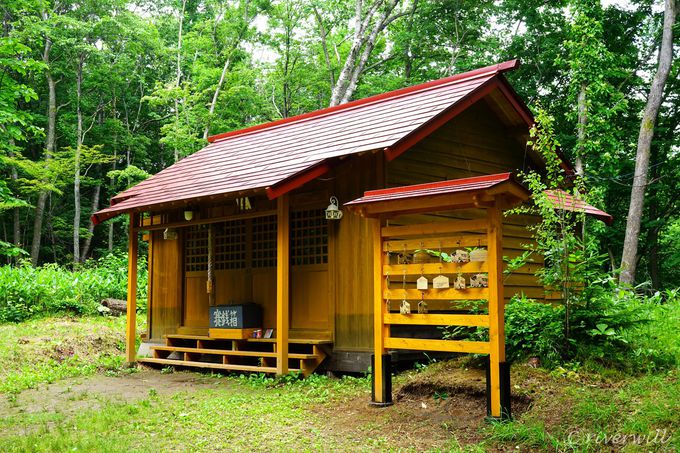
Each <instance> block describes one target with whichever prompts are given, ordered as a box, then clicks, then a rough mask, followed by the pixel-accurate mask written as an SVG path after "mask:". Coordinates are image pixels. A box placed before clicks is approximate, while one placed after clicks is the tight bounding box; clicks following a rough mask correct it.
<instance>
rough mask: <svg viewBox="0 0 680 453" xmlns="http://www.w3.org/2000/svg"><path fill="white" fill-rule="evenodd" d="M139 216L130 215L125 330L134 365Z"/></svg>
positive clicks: (127, 352)
mask: <svg viewBox="0 0 680 453" xmlns="http://www.w3.org/2000/svg"><path fill="white" fill-rule="evenodd" d="M137 219H138V216H137V214H130V226H129V231H128V283H127V321H126V328H125V361H126V362H127V364H128V365H132V364H133V363H134V362H135V360H136V355H137V342H136V339H137V250H138V248H139V238H138V235H137V230H136V229H135V225H136V223H137Z"/></svg>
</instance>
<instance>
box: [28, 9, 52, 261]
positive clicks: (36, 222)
mask: <svg viewBox="0 0 680 453" xmlns="http://www.w3.org/2000/svg"><path fill="white" fill-rule="evenodd" d="M44 20H46V17H44ZM51 50H52V39H51V38H50V37H49V36H47V37H45V49H44V51H43V62H44V63H45V64H46V65H47V70H46V71H45V77H46V79H47V93H48V94H47V133H46V135H45V165H46V166H47V165H48V164H49V161H50V160H51V159H52V157H53V156H54V148H55V144H56V133H55V132H56V123H57V83H56V82H55V80H54V78H53V77H52V73H51V72H50V67H49V65H50V51H51ZM46 202H47V191H46V190H42V191H40V193H39V194H38V200H37V201H36V203H35V218H34V219H33V241H32V243H31V264H32V265H33V266H37V265H38V258H39V257H40V239H41V237H42V224H43V217H44V214H45V203H46Z"/></svg>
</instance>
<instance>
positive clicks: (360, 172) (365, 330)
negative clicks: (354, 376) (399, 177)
mask: <svg viewBox="0 0 680 453" xmlns="http://www.w3.org/2000/svg"><path fill="white" fill-rule="evenodd" d="M381 160H382V154H380V153H379V154H374V155H365V156H361V157H358V158H354V159H351V160H350V161H349V162H347V163H346V164H344V165H342V166H341V167H339V168H338V169H337V170H336V173H335V180H334V186H335V187H334V190H335V193H336V195H337V197H338V199H339V200H340V203H341V204H342V203H345V202H347V201H350V200H353V199H355V198H357V197H359V196H361V195H363V193H364V191H366V190H371V189H377V188H381V187H382V184H383V181H382V176H381V172H380V168H381V167H382V164H381ZM344 212H345V215H344V217H343V218H342V220H340V221H339V222H335V224H334V231H333V232H332V239H333V240H332V242H331V244H332V246H333V249H334V250H333V253H334V256H335V266H334V267H335V271H334V274H333V278H334V279H335V289H334V294H335V346H334V347H335V349H338V350H343V351H367V350H370V349H371V348H372V347H373V306H372V303H373V299H372V297H373V255H372V253H373V252H372V250H373V249H372V247H373V243H372V236H371V232H372V231H373V230H372V229H371V225H370V223H369V220H368V219H365V218H362V217H360V216H358V215H355V214H351V213H350V212H349V211H347V210H346V209H345V210H344Z"/></svg>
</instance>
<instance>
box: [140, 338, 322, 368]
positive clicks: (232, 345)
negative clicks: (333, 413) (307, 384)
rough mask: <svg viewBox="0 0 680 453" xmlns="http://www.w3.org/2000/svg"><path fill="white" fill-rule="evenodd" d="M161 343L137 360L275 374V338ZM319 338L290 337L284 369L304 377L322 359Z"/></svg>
mask: <svg viewBox="0 0 680 453" xmlns="http://www.w3.org/2000/svg"><path fill="white" fill-rule="evenodd" d="M164 338H165V345H154V346H151V347H150V351H151V354H152V357H140V358H139V359H138V361H139V362H140V363H147V364H157V365H173V366H185V367H195V368H210V369H216V370H225V371H247V372H256V373H258V372H259V373H276V339H273V338H248V339H225V338H213V337H209V336H207V335H194V334H172V335H165V336H164ZM329 344H332V342H331V341H328V340H322V339H290V340H289V342H288V348H289V353H288V365H289V366H288V369H289V370H290V371H292V372H302V374H303V375H304V376H305V377H306V376H309V375H310V374H312V373H313V372H314V370H315V369H316V368H317V367H318V366H319V365H320V364H321V363H322V362H323V361H324V359H325V358H326V356H327V353H326V351H327V345H329Z"/></svg>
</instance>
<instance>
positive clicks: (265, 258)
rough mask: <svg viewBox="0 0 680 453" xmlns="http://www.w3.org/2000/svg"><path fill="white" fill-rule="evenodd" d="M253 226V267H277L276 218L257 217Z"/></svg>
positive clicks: (272, 216)
mask: <svg viewBox="0 0 680 453" xmlns="http://www.w3.org/2000/svg"><path fill="white" fill-rule="evenodd" d="M252 225H253V250H252V267H253V268H259V269H261V268H265V267H276V216H274V215H271V216H266V217H256V218H254V219H253V220H252Z"/></svg>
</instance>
